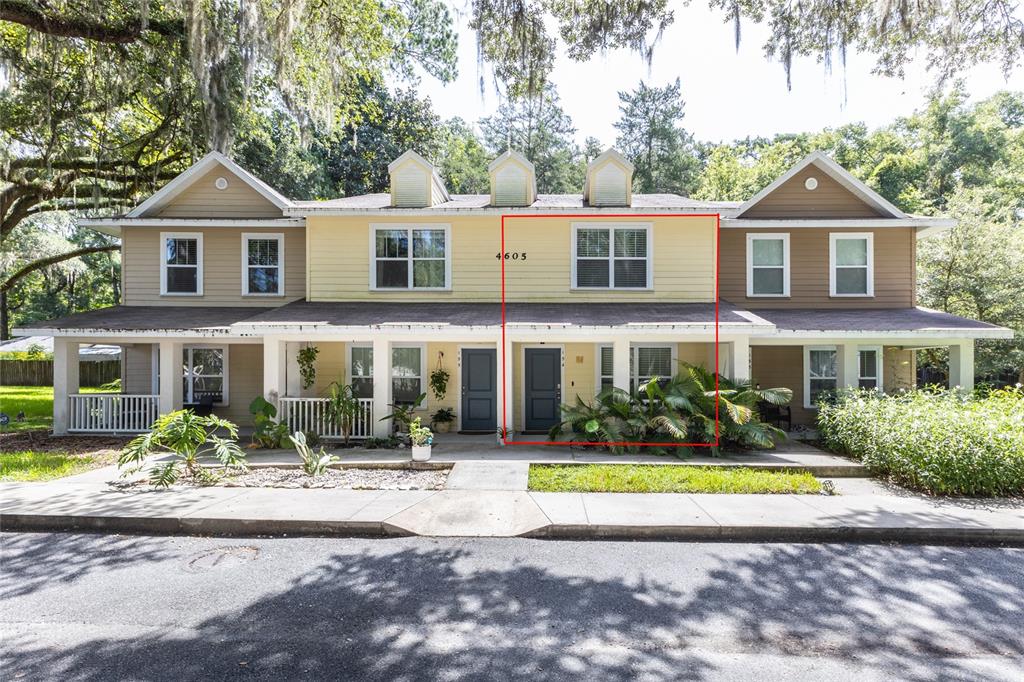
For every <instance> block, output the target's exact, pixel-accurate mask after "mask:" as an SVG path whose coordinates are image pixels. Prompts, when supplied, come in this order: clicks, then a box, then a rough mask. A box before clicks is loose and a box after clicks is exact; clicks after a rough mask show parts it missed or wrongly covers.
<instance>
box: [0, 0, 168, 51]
mask: <svg viewBox="0 0 1024 682" xmlns="http://www.w3.org/2000/svg"><path fill="white" fill-rule="evenodd" d="M0 20H3V21H10V22H13V23H15V24H21V25H22V26H26V27H28V28H31V29H32V30H34V31H38V32H40V33H45V34H47V35H51V36H59V37H62V38H85V39H86V40H94V41H96V42H99V43H114V44H126V43H134V42H135V41H137V40H139V39H140V38H141V37H142V35H143V34H144V33H146V32H152V33H156V34H158V35H161V36H164V37H169V38H181V37H183V36H184V35H185V22H184V21H183V20H182V19H157V18H153V17H151V18H150V19H149V22H148V24H147V25H146V28H145V29H143V27H142V19H141V18H138V17H135V18H132V19H129V20H127V21H125V22H124V23H122V24H120V25H114V24H105V23H103V22H99V21H92V20H89V19H86V18H84V17H70V16H61V15H60V14H57V13H48V12H44V11H43V9H42V8H41V7H40V6H39V5H38V4H37V3H36V2H32V1H31V0H4V2H3V4H0Z"/></svg>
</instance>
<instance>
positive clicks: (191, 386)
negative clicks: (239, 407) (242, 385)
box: [181, 346, 228, 405]
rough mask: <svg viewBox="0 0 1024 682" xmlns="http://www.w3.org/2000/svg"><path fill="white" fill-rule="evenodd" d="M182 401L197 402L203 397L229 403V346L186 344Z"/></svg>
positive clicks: (183, 353)
mask: <svg viewBox="0 0 1024 682" xmlns="http://www.w3.org/2000/svg"><path fill="white" fill-rule="evenodd" d="M181 364H182V386H181V395H182V402H184V403H185V404H186V405H195V404H198V403H200V402H202V400H203V398H211V397H212V398H213V402H214V403H217V404H227V402H228V349H227V347H221V348H214V347H208V346H186V347H185V348H184V349H182V357H181Z"/></svg>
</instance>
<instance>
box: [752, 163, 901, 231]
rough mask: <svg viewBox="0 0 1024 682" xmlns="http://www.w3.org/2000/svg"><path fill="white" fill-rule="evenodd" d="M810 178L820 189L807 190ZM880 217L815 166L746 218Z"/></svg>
mask: <svg viewBox="0 0 1024 682" xmlns="http://www.w3.org/2000/svg"><path fill="white" fill-rule="evenodd" d="M809 177H814V178H815V179H817V181H818V187H817V189H814V190H808V189H807V188H806V187H804V182H805V181H806V180H807V178H809ZM881 215H882V214H880V213H879V212H878V211H876V210H875V209H874V208H872V207H871V206H869V205H867V204H865V203H864V202H863V201H862V200H861V199H860V198H859V197H857V195H855V194H854V193H853V192H851V191H850V190H848V189H846V188H845V187H843V186H842V185H840V184H839V183H838V182H836V181H835V180H833V179H832V178H831V177H829V176H828V175H826V174H825V173H824V172H823V171H822V170H821V169H819V168H818V167H817V166H814V165H813V164H812V165H810V166H808V167H807V168H804V169H803V170H802V171H800V172H799V173H797V174H796V175H794V176H793V177H792V178H790V179H789V180H787V181H786V182H784V183H782V185H780V186H779V187H777V188H776V189H775V191H773V192H772V193H771V194H769V195H768V196H766V197H764V198H763V199H761V201H759V202H757V204H755V205H754V206H752V207H751V208H750V209H749V210H748V211H746V212H745V213H744V214H743V217H744V218H877V217H879V216H881Z"/></svg>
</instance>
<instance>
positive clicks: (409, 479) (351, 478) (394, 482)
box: [218, 467, 448, 490]
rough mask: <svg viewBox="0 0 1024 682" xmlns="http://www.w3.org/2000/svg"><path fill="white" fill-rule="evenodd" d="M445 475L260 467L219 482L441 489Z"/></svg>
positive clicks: (435, 472) (444, 471) (437, 472)
mask: <svg viewBox="0 0 1024 682" xmlns="http://www.w3.org/2000/svg"><path fill="white" fill-rule="evenodd" d="M447 478H448V469H427V470H422V469H329V470H328V471H326V472H324V473H323V474H321V475H320V476H316V477H313V476H309V475H308V474H306V473H304V472H303V471H302V470H301V469H278V468H276V467H266V468H264V467H260V468H258V469H249V470H248V471H246V472H244V473H240V474H237V475H233V476H228V477H225V478H224V479H222V480H221V481H220V482H219V483H218V485H222V486H227V487H235V488H350V489H353V490H441V489H442V488H444V482H445V480H446V479H447Z"/></svg>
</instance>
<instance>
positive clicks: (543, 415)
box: [525, 348, 562, 432]
mask: <svg viewBox="0 0 1024 682" xmlns="http://www.w3.org/2000/svg"><path fill="white" fill-rule="evenodd" d="M525 361H526V377H525V380H526V381H525V393H526V420H525V422H526V423H525V427H526V430H527V431H540V432H543V431H547V430H548V429H550V428H551V427H552V426H554V425H555V424H557V423H558V422H559V421H561V409H560V406H561V404H562V351H561V350H560V349H558V348H527V349H526V350H525Z"/></svg>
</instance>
